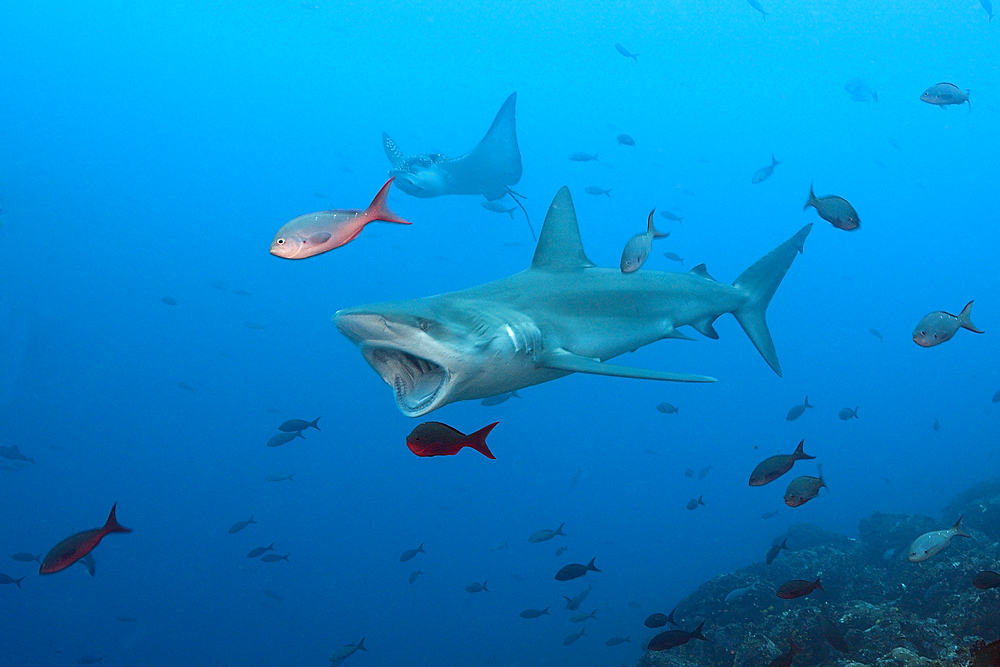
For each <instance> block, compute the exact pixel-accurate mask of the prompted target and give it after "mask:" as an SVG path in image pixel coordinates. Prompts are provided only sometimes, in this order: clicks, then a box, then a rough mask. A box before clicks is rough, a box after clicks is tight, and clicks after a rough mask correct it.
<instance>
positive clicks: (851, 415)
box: [837, 408, 858, 422]
mask: <svg viewBox="0 0 1000 667" xmlns="http://www.w3.org/2000/svg"><path fill="white" fill-rule="evenodd" d="M837 416H838V417H840V419H841V421H845V422H846V421H847V420H848V419H857V418H858V409H857V408H854V409H853V410H851V409H850V408H844V409H843V410H841V411H840V412H839V413H837Z"/></svg>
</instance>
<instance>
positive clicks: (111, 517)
mask: <svg viewBox="0 0 1000 667" xmlns="http://www.w3.org/2000/svg"><path fill="white" fill-rule="evenodd" d="M117 508H118V503H115V504H114V505H112V506H111V513H110V514H108V520H107V521H106V522H105V523H104V533H105V534H107V533H131V532H132V530H131V529H129V528H126V527H125V526H123V525H121V524H120V523H118V517H116V516H115V510H116V509H117Z"/></svg>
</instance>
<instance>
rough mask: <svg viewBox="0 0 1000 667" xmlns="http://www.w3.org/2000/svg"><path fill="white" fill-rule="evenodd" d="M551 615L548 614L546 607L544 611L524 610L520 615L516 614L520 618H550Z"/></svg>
mask: <svg viewBox="0 0 1000 667" xmlns="http://www.w3.org/2000/svg"><path fill="white" fill-rule="evenodd" d="M551 615H552V614H550V613H549V608H548V607H546V608H545V609H525V610H524V611H522V612H521V613H520V614H518V616H520V617H521V618H538V617H540V616H551Z"/></svg>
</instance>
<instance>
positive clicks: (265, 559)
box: [260, 553, 292, 563]
mask: <svg viewBox="0 0 1000 667" xmlns="http://www.w3.org/2000/svg"><path fill="white" fill-rule="evenodd" d="M291 555H292V554H290V553H289V554H285V555H284V556H279V555H278V554H267V555H266V556H262V557H261V559H260V562H262V563H277V562H278V561H282V560H288V557H289V556H291Z"/></svg>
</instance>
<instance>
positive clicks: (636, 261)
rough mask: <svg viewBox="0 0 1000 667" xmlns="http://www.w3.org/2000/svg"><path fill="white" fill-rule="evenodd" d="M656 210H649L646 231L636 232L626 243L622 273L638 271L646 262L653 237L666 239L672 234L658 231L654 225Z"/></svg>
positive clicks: (623, 252)
mask: <svg viewBox="0 0 1000 667" xmlns="http://www.w3.org/2000/svg"><path fill="white" fill-rule="evenodd" d="M655 212H656V209H655V208H654V209H653V210H652V211H650V212H649V217H648V218H647V219H646V232H645V233H643V234H636V235H635V236H633V237H632V238H631V239H629V241H628V243H626V244H625V249H624V250H623V251H622V260H621V269H622V273H633V272H635V271H638V270H639V267H641V266H642V265H643V264H644V263H645V262H646V258H647V257H649V252H650V250H652V248H653V239H665V238H667V237H668V236H670V232H667V233H666V234H664V233H662V232H658V231H657V230H656V227H654V226H653V213H655Z"/></svg>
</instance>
